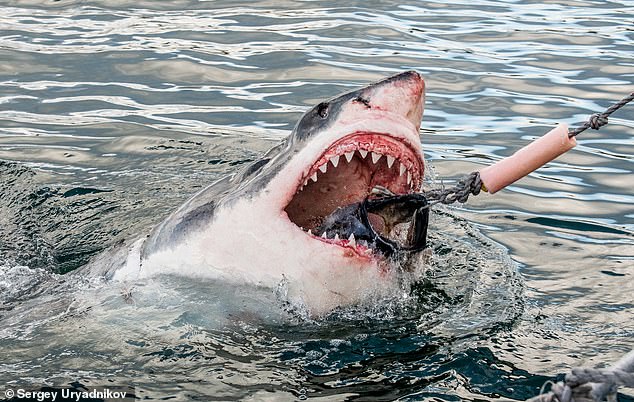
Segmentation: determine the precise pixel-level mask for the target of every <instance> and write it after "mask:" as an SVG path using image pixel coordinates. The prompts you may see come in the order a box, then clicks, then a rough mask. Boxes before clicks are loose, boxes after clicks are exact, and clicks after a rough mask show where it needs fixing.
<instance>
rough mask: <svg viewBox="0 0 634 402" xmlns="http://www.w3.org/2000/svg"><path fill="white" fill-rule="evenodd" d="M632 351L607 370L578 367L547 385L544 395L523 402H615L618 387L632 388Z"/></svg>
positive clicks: (633, 362)
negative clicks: (560, 380)
mask: <svg viewBox="0 0 634 402" xmlns="http://www.w3.org/2000/svg"><path fill="white" fill-rule="evenodd" d="M632 371H634V351H631V352H629V353H628V354H626V355H625V356H623V357H622V358H621V360H619V361H618V362H617V363H616V364H614V366H612V367H611V368H607V369H595V368H587V367H583V368H581V367H579V368H574V369H572V370H571V372H570V373H568V374H566V377H565V378H564V381H563V382H558V383H550V384H551V388H550V391H549V392H547V393H543V391H542V393H541V394H540V395H538V396H536V397H534V398H531V399H529V400H528V401H527V402H573V401H574V402H580V401H603V400H606V399H607V400H609V401H613V400H614V401H616V392H617V389H618V387H619V386H623V387H628V388H634V374H633V373H632Z"/></svg>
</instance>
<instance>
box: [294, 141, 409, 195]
mask: <svg viewBox="0 0 634 402" xmlns="http://www.w3.org/2000/svg"><path fill="white" fill-rule="evenodd" d="M348 149H350V148H348ZM355 152H359V156H360V157H361V159H366V157H367V156H368V155H370V157H371V160H372V163H373V164H375V165H376V164H379V163H380V162H381V159H382V158H383V157H385V160H386V162H385V163H386V165H387V168H388V169H391V168H392V166H394V163H396V164H397V165H398V172H399V176H403V175H404V174H405V173H406V172H407V176H405V177H404V178H405V179H406V180H407V185H408V186H410V188H413V187H414V185H415V184H416V180H415V179H414V172H413V171H412V170H410V169H411V167H408V165H411V163H410V162H409V161H407V160H401V159H399V157H398V156H393V155H388V154H387V153H382V152H379V151H378V150H374V151H371V150H368V149H361V148H357V149H354V150H351V151H348V152H342V153H341V154H339V155H335V156H330V157H327V158H324V159H323V160H320V163H321V165H319V166H318V167H317V168H315V167H313V169H314V170H312V169H311V171H310V173H309V176H307V177H305V178H304V182H303V184H302V185H300V187H299V188H298V190H297V192H298V193H299V192H301V191H302V190H303V189H304V187H306V186H307V185H308V184H309V183H310V182H311V180H312V181H313V182H317V180H318V175H319V174H325V173H327V172H328V163H329V162H330V163H332V166H333V167H334V168H336V167H338V166H339V162H341V156H343V157H344V158H345V161H346V162H347V163H350V162H352V159H353V158H354V154H355ZM383 152H384V151H383ZM395 169H396V167H395Z"/></svg>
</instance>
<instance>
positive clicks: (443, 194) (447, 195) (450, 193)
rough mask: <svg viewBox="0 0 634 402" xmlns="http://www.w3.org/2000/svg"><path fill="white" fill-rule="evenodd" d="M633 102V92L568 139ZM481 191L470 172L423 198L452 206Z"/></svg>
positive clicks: (477, 178)
mask: <svg viewBox="0 0 634 402" xmlns="http://www.w3.org/2000/svg"><path fill="white" fill-rule="evenodd" d="M633 100H634V92H632V93H630V94H629V95H628V96H626V97H625V98H623V99H621V100H620V101H618V102H616V103H615V104H613V105H612V106H610V107H609V108H607V109H606V110H605V112H603V113H595V114H593V115H592V116H590V118H589V119H588V121H586V122H585V123H583V124H582V125H581V126H579V127H577V128H575V129H571V130H569V131H568V137H575V136H577V135H578V134H580V133H581V132H583V131H585V130H587V129H588V128H592V129H594V130H598V129H600V128H601V127H603V126H605V125H606V124H608V116H610V115H611V114H612V113H614V112H616V111H617V110H619V109H620V108H622V107H623V106H625V105H627V104H628V103H630V102H631V101H633ZM482 189H483V187H482V180H481V179H480V173H478V172H472V173H469V175H467V176H465V177H464V178H462V179H461V180H460V181H458V184H457V185H455V186H454V187H451V188H448V189H445V190H442V189H435V190H429V191H428V192H426V193H425V197H427V199H428V200H429V206H432V205H434V204H438V203H442V204H453V203H454V202H456V201H458V202H461V203H465V202H467V199H468V198H469V196H470V195H472V194H473V195H478V194H480V191H481V190H482ZM429 206H428V207H429ZM428 207H427V208H428Z"/></svg>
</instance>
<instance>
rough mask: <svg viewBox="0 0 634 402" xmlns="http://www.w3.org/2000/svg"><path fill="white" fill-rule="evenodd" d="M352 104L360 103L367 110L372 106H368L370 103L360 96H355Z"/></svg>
mask: <svg viewBox="0 0 634 402" xmlns="http://www.w3.org/2000/svg"><path fill="white" fill-rule="evenodd" d="M353 102H357V103H362V104H363V105H365V107H367V108H368V109H370V108H371V107H372V106H370V101H369V100H368V99H366V98H364V97H362V96H361V95H359V96H357V97H356V98H355V99H354V100H353Z"/></svg>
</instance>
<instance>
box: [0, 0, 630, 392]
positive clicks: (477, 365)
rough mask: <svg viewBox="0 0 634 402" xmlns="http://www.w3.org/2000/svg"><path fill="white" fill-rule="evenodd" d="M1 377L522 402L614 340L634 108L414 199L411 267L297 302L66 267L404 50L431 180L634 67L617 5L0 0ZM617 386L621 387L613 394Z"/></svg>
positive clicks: (624, 307)
mask: <svg viewBox="0 0 634 402" xmlns="http://www.w3.org/2000/svg"><path fill="white" fill-rule="evenodd" d="M0 5H1V7H0V160H2V162H0V197H1V202H0V399H2V398H4V397H5V394H4V393H3V392H4V391H5V389H8V388H12V389H17V388H19V387H22V388H25V389H41V388H43V387H63V386H69V385H70V386H73V387H79V386H102V387H103V386H120V387H133V388H134V389H135V395H136V396H137V397H140V398H145V399H151V400H157V399H171V400H276V401H277V400H297V399H300V400H301V399H315V400H406V401H409V400H412V401H414V400H437V401H440V400H447V401H457V400H478V401H482V400H497V399H500V398H505V399H512V400H525V399H528V398H530V397H532V396H535V395H537V394H538V393H539V392H540V388H541V386H542V385H543V384H544V383H545V382H546V381H548V380H557V379H561V378H562V377H561V376H562V375H563V374H565V373H566V372H568V371H569V370H570V368H572V367H575V366H595V367H602V366H605V365H608V364H610V363H611V362H614V361H616V360H618V359H619V358H620V357H621V356H622V355H623V354H624V353H625V352H627V351H629V350H630V349H631V348H632V347H634V341H633V340H632V339H633V338H632V336H633V335H634V326H633V324H632V323H633V322H634V313H633V311H634V310H633V309H632V307H633V306H632V294H634V281H633V280H632V275H633V274H634V273H633V269H634V186H633V185H632V184H633V183H634V105H629V106H626V107H625V108H623V109H622V110H620V111H618V112H617V113H615V114H614V116H613V117H611V118H610V123H609V124H608V125H607V126H606V127H604V128H602V129H601V130H599V131H593V130H588V131H586V132H584V133H582V134H581V135H580V136H579V137H578V142H579V145H578V146H577V147H576V148H575V149H574V150H572V151H570V152H569V153H568V154H566V155H564V156H562V157H560V158H559V159H557V160H556V161H554V162H552V163H550V164H548V165H547V166H545V167H544V168H542V169H540V170H539V171H537V172H535V173H533V174H531V175H530V176H529V177H527V178H524V179H522V180H521V181H519V182H517V183H515V184H514V185H512V186H510V187H508V188H507V189H505V190H503V191H501V192H499V193H497V194H495V195H489V194H481V195H479V196H477V197H472V198H471V199H470V200H469V202H468V203H466V204H461V205H454V206H448V207H447V206H442V207H434V209H433V211H432V216H431V225H432V226H431V233H430V241H431V244H432V250H433V255H432V257H431V260H430V262H429V267H428V269H427V274H426V276H425V278H424V279H423V280H421V281H420V282H418V283H416V284H414V285H413V286H411V287H408V288H404V289H403V292H402V294H398V295H394V297H393V298H390V299H386V300H377V301H376V303H375V304H371V305H364V306H356V307H351V308H345V309H342V310H340V311H336V312H334V313H333V314H331V315H329V316H327V317H322V318H318V319H314V318H310V317H307V316H305V315H304V314H302V312H301V311H298V310H297V309H296V308H293V307H294V306H289V305H288V303H286V302H285V300H284V294H283V293H284V292H283V289H261V288H249V287H239V286H227V285H226V284H223V283H214V282H211V281H200V280H197V279H193V278H187V277H178V276H165V277H156V278H152V279H146V280H143V281H139V282H136V283H130V284H112V283H104V282H103V281H100V280H99V279H98V278H93V277H90V276H87V275H82V271H81V267H82V265H83V264H85V263H86V261H87V260H88V259H89V258H90V257H91V256H94V255H97V254H99V253H100V252H102V251H103V250H104V249H107V248H108V247H109V246H111V245H113V244H115V243H117V242H119V241H123V240H125V239H130V238H134V237H139V236H143V235H144V234H145V233H147V232H148V230H149V229H150V228H151V227H152V226H153V225H155V224H157V223H158V222H160V220H161V219H162V218H163V217H165V216H167V215H168V214H169V213H170V212H171V211H173V210H174V209H175V208H177V207H178V206H179V205H180V204H181V203H182V202H183V201H184V200H186V199H187V198H188V197H189V196H190V195H192V194H193V193H195V192H196V191H197V190H199V189H200V188H201V187H203V186H206V185H207V184H209V183H211V182H212V181H214V180H216V179H218V178H220V177H223V176H225V175H228V174H231V173H233V172H236V171H237V170H238V169H239V168H240V166H241V165H244V164H245V163H248V162H250V161H253V160H256V159H257V158H259V157H260V156H261V155H262V154H263V153H264V152H265V151H266V150H267V149H268V148H269V147H271V146H273V145H274V144H276V143H277V142H278V141H279V140H280V139H282V138H284V137H285V136H286V135H288V133H289V131H290V130H291V129H292V127H293V126H294V124H295V122H296V121H297V119H298V118H299V117H300V116H301V114H302V113H303V111H305V110H306V109H307V108H308V107H310V106H311V105H314V104H315V103H317V102H319V101H320V100H322V99H325V98H329V97H332V96H334V95H336V94H338V93H340V92H342V91H346V90H349V89H352V88H355V87H358V86H361V85H365V84H367V83H369V82H371V81H375V80H378V79H380V78H382V77H385V76H387V75H391V74H394V73H397V72H400V71H405V70H410V69H414V70H416V71H418V72H420V73H421V74H422V75H423V76H424V77H425V81H426V84H427V99H426V105H425V114H424V117H423V124H422V128H421V141H422V143H423V147H424V150H425V156H426V162H427V169H428V172H429V174H428V176H429V179H428V183H427V185H428V186H441V185H452V184H454V183H455V182H456V180H458V179H460V178H461V177H462V176H464V175H466V174H468V173H469V172H472V171H474V170H478V169H480V168H482V167H484V166H486V165H489V164H491V163H493V162H495V161H497V160H499V159H501V158H503V157H505V156H508V155H510V154H511V153H513V152H514V151H515V150H517V149H519V148H521V147H522V146H524V145H526V144H527V143H528V142H530V141H531V140H532V139H534V138H536V137H538V136H540V135H542V134H543V133H545V132H547V131H548V130H550V129H551V128H553V127H554V126H555V125H556V124H557V123H561V122H563V123H568V124H569V125H571V126H576V125H578V124H580V123H582V122H583V121H585V120H586V119H587V117H588V116H589V115H591V114H592V113H596V112H600V111H603V110H604V109H605V108H607V107H608V106H609V105H610V104H611V103H612V102H615V101H617V100H619V99H620V98H621V97H623V96H624V95H626V94H628V93H630V92H632V91H633V90H634V45H633V44H634V2H632V1H631V0H621V1H588V0H576V1H563V0H562V1H540V2H536V1H528V2H527V1H522V2H520V1H411V0H405V1H400V2H392V1H381V2H378V1H363V2H361V1H348V2H339V1H328V0H322V1H309V0H306V1H290V0H289V1H284V0H280V1H251V2H242V1H225V0H221V1H190V0H177V1H169V2H168V1H161V2H159V1H144V0H137V1H126V0H110V1H70V0H59V1H40V0H15V1H1V2H0ZM624 392H625V394H622V395H621V396H620V397H621V400H631V397H629V396H627V391H624Z"/></svg>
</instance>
